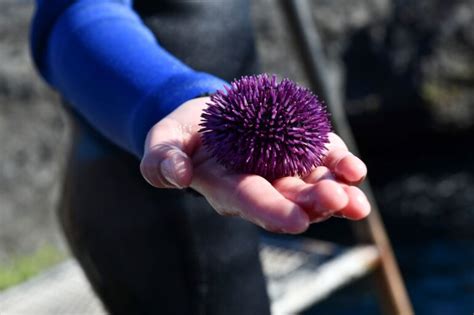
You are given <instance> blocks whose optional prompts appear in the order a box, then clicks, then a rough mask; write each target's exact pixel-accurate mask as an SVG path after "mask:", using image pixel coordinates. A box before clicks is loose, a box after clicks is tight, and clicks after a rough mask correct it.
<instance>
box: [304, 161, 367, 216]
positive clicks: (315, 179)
mask: <svg viewBox="0 0 474 315" xmlns="http://www.w3.org/2000/svg"><path fill="white" fill-rule="evenodd" d="M321 168H322V169H323V170H322V171H319V172H316V170H315V171H313V172H312V173H311V174H310V175H309V176H308V177H306V178H305V179H304V180H305V182H306V184H308V185H309V184H318V183H319V182H321V181H324V180H331V178H330V175H328V174H327V173H330V172H329V170H328V169H327V168H324V167H321ZM324 171H326V173H324ZM313 173H314V174H313ZM318 174H319V176H317V175H318ZM332 180H333V181H334V183H336V184H337V185H339V187H341V188H342V189H343V190H344V191H345V193H346V195H347V197H348V203H347V204H346V205H345V206H344V207H343V208H342V209H340V210H339V211H334V212H333V215H334V216H338V217H343V218H346V219H350V220H360V219H363V218H365V217H366V216H368V215H369V213H370V208H371V207H370V203H369V201H368V200H367V197H366V196H365V194H364V192H363V191H362V190H360V189H359V188H357V187H355V186H351V185H347V184H345V183H340V182H337V181H335V180H334V179H332Z"/></svg>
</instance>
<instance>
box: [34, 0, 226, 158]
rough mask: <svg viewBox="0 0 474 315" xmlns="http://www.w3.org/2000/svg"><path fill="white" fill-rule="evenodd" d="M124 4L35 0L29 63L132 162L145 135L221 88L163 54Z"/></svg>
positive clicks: (140, 151) (215, 80)
mask: <svg viewBox="0 0 474 315" xmlns="http://www.w3.org/2000/svg"><path fill="white" fill-rule="evenodd" d="M130 2H131V1H130V0H128V1H127V0H122V1H120V0H115V1H114V0H76V1H74V0H37V7H36V13H35V16H34V19H33V24H32V33H31V47H32V54H33V59H34V61H35V64H36V66H37V68H38V69H39V72H40V73H41V75H42V76H43V77H44V78H45V80H46V81H47V82H48V83H49V84H51V85H52V86H53V87H54V88H55V89H57V90H58V91H59V92H60V93H61V94H62V95H63V96H64V98H65V99H67V100H68V101H69V102H70V103H71V104H72V106H73V107H74V109H75V110H76V111H77V112H78V113H79V114H81V115H82V116H84V117H85V118H86V119H87V120H88V121H89V122H90V123H91V124H92V125H93V126H94V127H95V128H96V129H97V130H99V131H100V132H101V133H102V134H104V135H105V136H106V137H107V138H108V139H110V140H112V141H113V142H115V143H116V144H118V145H119V146H121V147H122V148H124V149H126V150H128V151H130V152H132V153H134V154H135V155H137V156H139V157H140V156H141V155H142V154H143V145H144V139H145V136H146V133H147V132H148V130H149V129H150V128H151V126H153V125H154V124H155V123H156V122H158V121H159V120H160V119H161V118H163V117H164V116H165V115H167V114H168V113H170V112H171V111H172V110H173V109H175V108H176V107H177V106H179V105H180V104H181V103H183V102H185V101H187V100H189V99H192V98H194V97H197V96H199V95H202V94H205V93H212V92H214V91H216V90H217V89H220V88H222V87H223V85H224V84H225V82H224V81H222V80H220V79H218V78H216V77H214V76H212V75H210V74H206V73H202V72H196V71H194V70H192V69H190V68H189V67H188V66H186V65H184V64H183V63H182V62H180V61H179V60H177V59H176V58H175V57H173V56H172V55H170V54H169V53H168V52H167V51H166V50H164V49H163V48H162V47H161V46H160V45H159V44H158V43H157V42H156V40H155V38H154V36H153V35H152V34H151V32H150V31H149V30H148V29H147V28H146V26H145V25H144V24H143V23H142V21H141V19H140V18H139V16H138V15H137V14H136V13H135V12H134V11H133V9H132V8H131V3H130Z"/></svg>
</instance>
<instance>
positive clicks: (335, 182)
mask: <svg viewBox="0 0 474 315" xmlns="http://www.w3.org/2000/svg"><path fill="white" fill-rule="evenodd" d="M206 102H209V98H207V97H203V98H197V99H193V100H191V101H188V102H186V103H184V104H182V105H181V106H179V107H178V108H177V109H176V110H175V111H173V112H172V113H171V114H169V115H168V116H166V117H165V118H164V119H162V120H161V121H159V122H158V123H157V124H156V125H154V126H153V127H152V128H151V130H150V131H149V133H148V135H147V138H146V141H145V153H144V156H143V159H142V161H141V165H140V169H141V172H142V175H143V177H144V178H145V179H146V180H147V181H148V182H149V183H150V184H151V185H153V186H155V187H158V188H185V187H191V188H193V189H194V190H196V191H198V192H199V193H201V194H202V195H203V196H204V197H205V198H206V199H207V200H208V202H209V203H210V204H211V205H212V207H213V208H214V209H215V210H216V211H217V212H218V213H219V214H221V215H229V216H239V217H241V218H244V219H246V220H248V221H251V222H253V223H255V224H257V225H259V226H261V227H263V228H264V229H266V230H268V231H272V232H280V233H292V234H293V233H301V232H304V231H305V230H306V229H307V228H308V226H309V224H311V223H314V222H320V221H323V220H326V219H328V218H330V217H331V216H337V217H344V218H347V219H351V220H359V219H362V218H364V217H366V216H367V215H368V214H369V212H370V204H369V202H368V201H367V198H366V196H365V195H364V193H363V192H362V191H361V190H360V189H359V188H357V187H356V185H357V184H359V183H360V182H361V181H362V180H363V179H364V178H365V176H366V173H367V168H366V166H365V164H364V163H363V162H362V161H361V160H360V159H359V158H357V157H356V156H354V155H353V154H352V153H350V152H349V151H348V149H347V147H346V145H345V144H344V142H343V141H342V140H341V139H340V138H339V137H338V136H337V135H335V134H331V135H330V143H329V144H328V145H327V149H328V150H327V152H326V156H325V158H324V160H323V166H319V167H316V168H315V169H314V170H313V171H312V172H311V173H310V174H309V175H307V176H306V177H304V178H299V177H284V178H280V179H277V180H275V181H273V182H269V181H268V180H266V179H265V178H263V177H261V176H258V175H253V174H240V173H236V172H232V171H229V170H228V169H226V168H224V167H223V166H221V165H220V164H219V163H218V162H217V161H216V160H215V159H214V158H212V157H211V156H210V155H209V154H208V153H207V152H206V150H205V148H204V147H203V146H202V145H201V139H200V135H199V133H198V130H199V129H200V127H199V123H200V120H201V112H202V110H203V109H204V108H205V107H206V106H207V105H206Z"/></svg>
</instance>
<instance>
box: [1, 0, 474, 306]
mask: <svg viewBox="0 0 474 315" xmlns="http://www.w3.org/2000/svg"><path fill="white" fill-rule="evenodd" d="M252 3H253V17H254V26H255V29H256V35H257V47H258V50H259V54H260V60H261V66H262V70H263V71H264V72H270V73H277V74H278V75H280V76H282V77H288V78H290V79H293V80H295V81H297V82H299V83H301V84H304V85H307V86H309V80H308V78H307V77H305V75H304V73H305V72H304V67H305V64H304V63H303V62H302V56H301V53H300V52H299V46H298V45H297V43H296V40H295V38H294V35H293V31H292V28H291V27H290V25H289V21H288V20H287V17H286V14H285V12H284V7H282V6H281V5H279V4H278V2H277V1H272V0H258V1H257V0H254V1H253V2H252ZM33 4H34V1H30V0H0V291H2V290H4V289H6V288H7V287H11V286H13V285H15V284H18V283H21V282H22V281H24V280H25V279H27V278H29V277H31V276H32V275H35V274H37V273H39V272H41V270H44V269H45V268H47V267H49V266H52V265H54V264H56V263H57V262H59V261H61V260H63V259H65V258H66V257H67V256H68V253H67V250H66V248H65V246H64V245H63V240H62V236H61V233H60V232H59V230H58V226H57V223H56V219H55V210H56V208H57V206H58V201H59V199H60V194H61V187H62V180H63V179H62V174H63V169H64V162H65V158H66V152H67V148H68V145H69V135H70V127H69V124H68V121H67V119H66V118H65V116H64V113H63V111H62V109H61V106H60V105H59V98H58V96H57V95H55V94H54V93H53V92H51V91H50V90H49V89H48V88H47V87H46V85H45V84H44V83H43V82H42V81H41V80H40V79H39V77H38V75H37V74H36V72H35V71H34V69H33V67H32V63H31V60H30V57H29V50H28V31H29V22H30V18H31V15H32V12H33ZM312 8H313V9H312V14H313V19H314V21H315V23H316V25H317V27H318V30H319V32H320V35H321V37H322V40H323V44H324V50H325V53H326V55H327V59H328V67H329V69H331V72H332V74H331V75H332V76H333V77H335V78H336V79H337V80H338V82H339V84H340V85H341V86H342V87H343V91H344V95H343V96H344V99H345V108H346V111H347V113H348V115H349V120H350V124H351V126H352V128H353V131H354V135H355V137H356V140H357V143H358V145H359V147H360V150H361V155H362V157H363V159H364V161H366V163H367V164H368V168H369V176H370V179H371V184H372V187H373V189H374V192H375V195H376V198H377V201H378V203H379V206H380V210H381V212H382V216H383V219H384V222H385V224H386V226H387V229H388V233H389V236H390V238H391V240H392V242H393V245H394V249H395V252H396V255H397V258H398V261H399V263H400V268H401V271H402V274H403V276H404V278H405V281H406V285H407V288H408V291H409V294H410V297H411V299H412V302H413V304H414V307H415V311H416V312H417V314H443V315H444V314H472V312H473V311H474V298H473V297H474V229H473V225H474V145H473V144H474V140H473V138H474V89H473V88H474V28H473V27H472V25H474V1H473V0H453V1H445V0H418V1H409V0H351V1H347V0H313V1H312ZM307 235H308V236H311V237H318V238H322V239H327V240H331V241H336V240H337V241H340V242H343V243H344V242H351V237H352V236H351V233H350V228H349V227H348V226H347V224H345V223H341V221H335V220H330V221H328V222H326V223H323V224H318V225H317V226H314V227H313V228H312V229H311V230H310V231H309V232H308V233H307ZM349 312H350V313H351V314H353V313H355V314H359V313H360V314H378V312H379V311H378V308H377V301H376V298H375V295H374V292H373V287H372V285H371V282H370V281H369V280H368V279H367V280H365V281H361V282H358V283H356V284H353V285H350V286H348V287H346V288H344V289H342V290H340V291H338V292H337V293H336V294H335V295H333V296H331V297H330V298H329V299H327V300H326V301H324V302H322V303H320V304H318V305H316V306H314V307H313V308H312V309H311V310H309V311H308V312H307V313H308V314H348V313H349Z"/></svg>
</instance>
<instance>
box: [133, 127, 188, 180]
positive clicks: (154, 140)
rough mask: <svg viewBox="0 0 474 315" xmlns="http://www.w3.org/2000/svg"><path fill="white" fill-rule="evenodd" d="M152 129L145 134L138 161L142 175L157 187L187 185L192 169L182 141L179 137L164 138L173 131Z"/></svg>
mask: <svg viewBox="0 0 474 315" xmlns="http://www.w3.org/2000/svg"><path fill="white" fill-rule="evenodd" d="M154 129H155V128H153V129H152V130H151V131H150V133H149V135H148V136H147V140H146V142H145V153H144V155H143V158H142V161H141V163H140V171H141V173H142V175H143V177H144V178H145V179H146V180H147V182H148V183H150V184H151V185H152V186H155V187H157V188H185V187H188V186H189V185H190V184H191V180H192V175H193V170H192V162H191V159H190V157H189V156H188V155H187V154H186V153H185V152H184V151H183V147H184V145H183V141H182V140H181V139H179V137H173V138H171V139H170V138H169V137H168V138H166V135H167V134H168V135H173V134H174V133H167V132H166V131H165V130H161V131H160V130H154ZM157 129H159V128H157ZM155 135H157V136H155Z"/></svg>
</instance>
